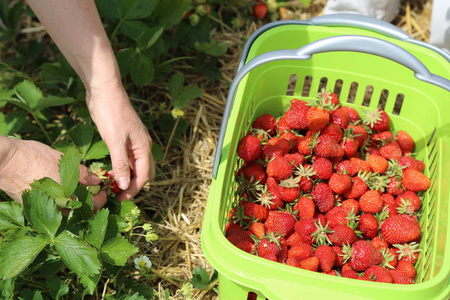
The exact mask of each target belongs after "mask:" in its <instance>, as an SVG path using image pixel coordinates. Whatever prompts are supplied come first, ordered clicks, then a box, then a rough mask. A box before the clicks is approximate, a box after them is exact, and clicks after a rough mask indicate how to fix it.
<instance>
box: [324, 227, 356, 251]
mask: <svg viewBox="0 0 450 300" xmlns="http://www.w3.org/2000/svg"><path fill="white" fill-rule="evenodd" d="M332 229H333V232H331V233H329V234H328V238H329V239H330V242H331V243H332V244H333V245H336V246H340V247H342V246H344V245H352V244H353V243H355V242H356V241H357V240H358V237H357V236H356V233H355V231H354V230H353V229H352V228H350V227H349V226H347V225H344V224H338V225H336V226H334V227H333V228H332Z"/></svg>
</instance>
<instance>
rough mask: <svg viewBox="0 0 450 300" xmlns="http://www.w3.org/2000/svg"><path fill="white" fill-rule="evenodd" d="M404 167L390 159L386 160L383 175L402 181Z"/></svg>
mask: <svg viewBox="0 0 450 300" xmlns="http://www.w3.org/2000/svg"><path fill="white" fill-rule="evenodd" d="M405 168H406V166H402V165H401V164H400V163H399V162H398V160H396V159H390V160H388V167H387V170H386V172H385V174H386V175H387V176H388V177H395V178H396V179H402V178H403V169H405Z"/></svg>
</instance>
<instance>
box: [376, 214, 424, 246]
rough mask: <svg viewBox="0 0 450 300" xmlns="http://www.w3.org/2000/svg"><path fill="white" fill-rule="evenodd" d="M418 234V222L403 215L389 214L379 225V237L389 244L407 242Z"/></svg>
mask: <svg viewBox="0 0 450 300" xmlns="http://www.w3.org/2000/svg"><path fill="white" fill-rule="evenodd" d="M419 236H420V225H419V223H418V222H414V221H412V220H410V219H408V218H405V217H404V216H403V215H393V216H389V217H388V218H387V219H386V220H385V221H384V222H383V224H382V225H381V237H382V238H383V239H384V240H385V241H386V242H388V243H389V244H401V243H408V242H411V241H414V240H415V239H417V238H418V237H419Z"/></svg>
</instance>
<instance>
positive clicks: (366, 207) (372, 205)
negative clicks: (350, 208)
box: [359, 190, 383, 214]
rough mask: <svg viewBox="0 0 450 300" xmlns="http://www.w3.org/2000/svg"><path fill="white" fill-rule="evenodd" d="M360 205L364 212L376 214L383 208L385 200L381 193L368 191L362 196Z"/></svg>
mask: <svg viewBox="0 0 450 300" xmlns="http://www.w3.org/2000/svg"><path fill="white" fill-rule="evenodd" d="M359 205H360V209H361V210H362V211H363V212H365V213H371V214H375V213H377V212H379V211H381V209H382V208H383V200H382V199H381V195H380V193H379V192H377V191H375V190H368V191H366V192H365V193H364V194H362V195H361V198H360V199H359Z"/></svg>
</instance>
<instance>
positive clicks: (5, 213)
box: [0, 201, 25, 226]
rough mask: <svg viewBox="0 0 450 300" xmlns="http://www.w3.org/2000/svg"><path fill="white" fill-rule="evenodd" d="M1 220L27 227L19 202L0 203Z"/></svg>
mask: <svg viewBox="0 0 450 300" xmlns="http://www.w3.org/2000/svg"><path fill="white" fill-rule="evenodd" d="M0 219H3V220H6V221H8V222H11V223H14V224H17V225H20V226H25V219H24V218H23V209H22V206H21V205H20V204H18V203H17V202H12V201H10V202H0Z"/></svg>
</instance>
